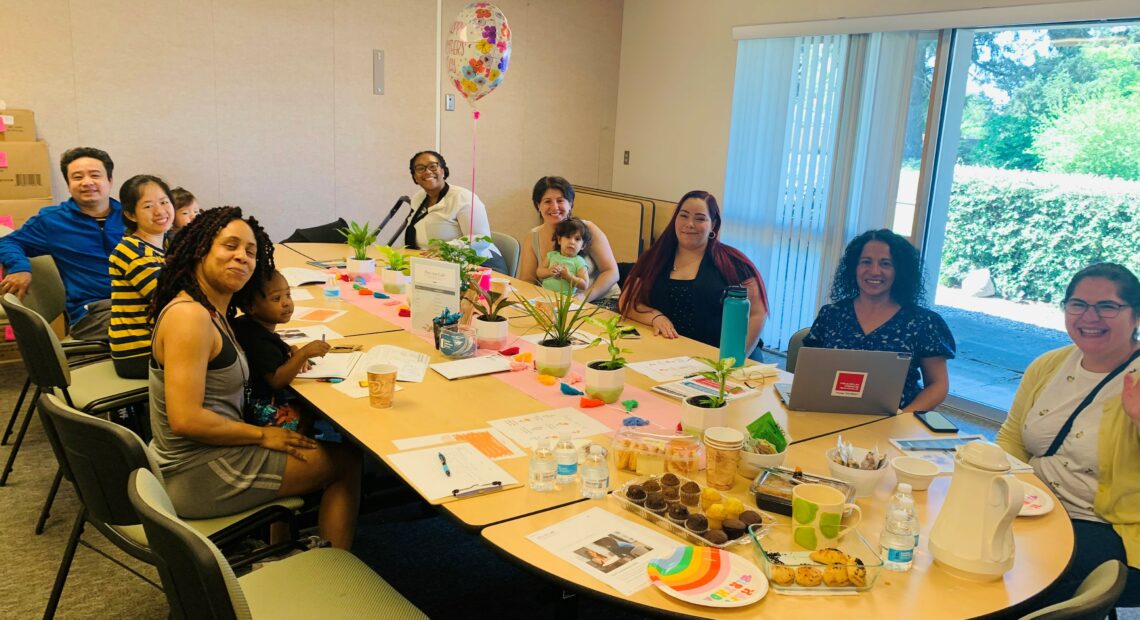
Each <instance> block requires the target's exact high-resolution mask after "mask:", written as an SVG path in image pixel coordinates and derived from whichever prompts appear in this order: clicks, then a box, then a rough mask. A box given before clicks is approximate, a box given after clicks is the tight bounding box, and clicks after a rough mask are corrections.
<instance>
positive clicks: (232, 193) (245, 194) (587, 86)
mask: <svg viewBox="0 0 1140 620" xmlns="http://www.w3.org/2000/svg"><path fill="white" fill-rule="evenodd" d="M464 4H465V2H461V1H458V0H445V1H444V2H443V9H442V12H440V13H438V14H437V7H436V3H435V2H431V1H430V0H337V1H335V2H314V1H311V0H310V1H305V0H185V1H175V0H149V1H148V0H99V1H98V2H83V1H80V0H71V1H69V0H0V15H3V16H4V20H3V23H0V99H4V100H6V101H7V103H8V105H9V106H10V107H14V108H31V109H33V110H35V112H36V115H37V124H38V126H39V135H40V138H41V139H42V140H46V141H47V142H48V144H49V146H50V150H51V156H52V157H53V159H55V160H56V161H58V158H59V155H60V154H61V153H62V152H63V151H64V150H66V149H67V148H70V147H72V146H76V145H91V146H97V147H100V148H103V149H105V150H107V151H108V152H109V153H110V154H111V156H112V157H113V158H114V160H115V164H116V172H115V181H116V184H115V189H114V192H115V193H116V194H117V192H118V184H119V183H121V182H122V181H125V180H126V179H127V178H129V177H130V176H132V175H134V174H138V173H144V172H145V173H152V174H158V175H161V176H163V177H164V178H166V179H167V180H169V181H170V182H171V183H172V184H176V185H184V186H186V187H187V188H188V189H190V190H191V191H193V192H194V193H195V194H197V195H198V197H199V198H200V199H201V201H202V203H203V205H204V206H211V205H216V204H238V205H242V206H244V207H246V208H247V209H249V210H250V211H252V212H253V213H254V214H256V215H257V216H258V217H259V218H261V219H262V220H263V221H264V223H265V224H266V225H267V228H268V229H269V232H270V234H271V235H272V236H273V237H274V238H282V237H284V236H286V235H288V234H289V233H290V232H292V230H293V229H294V228H296V227H299V226H305V225H314V224H319V223H323V222H326V221H329V220H332V219H335V218H336V217H345V218H346V219H368V220H371V221H373V222H378V221H379V219H380V218H381V217H382V216H383V215H384V214H385V213H387V211H388V208H389V207H390V206H391V205H392V203H393V202H394V201H395V199H396V198H397V197H398V196H399V195H401V194H411V193H412V192H414V191H415V189H416V187H415V186H414V185H413V184H412V181H411V177H410V176H409V174H408V172H407V170H408V169H407V162H408V158H409V157H410V156H411V154H412V153H413V152H415V151H418V150H422V149H428V148H433V147H434V146H435V118H436V117H435V115H436V103H437V102H436V88H437V83H436V77H435V74H436V62H437V61H438V60H439V59H440V56H439V54H438V53H437V48H436V40H435V33H436V27H437V23H439V22H442V23H443V24H444V25H445V26H446V25H448V24H450V22H451V21H452V19H453V18H454V16H455V14H456V13H458V11H459V9H460V8H462V6H464ZM498 5H499V6H500V7H501V8H502V9H503V11H504V12H505V13H506V15H507V19H508V20H509V21H510V24H511V27H512V30H513V31H514V40H513V43H514V46H513V57H512V64H511V68H510V70H509V71H508V73H507V76H506V78H505V80H504V82H503V84H502V85H501V86H500V87H499V89H498V90H496V91H495V92H493V93H492V94H490V95H489V96H487V97H486V98H485V99H484V101H483V102H481V105H480V108H481V109H482V111H483V118H482V120H481V121H480V125H479V132H478V149H479V160H478V178H477V187H476V191H477V192H478V193H479V194H480V196H481V197H482V198H483V199H484V201H485V202H486V203H487V204H488V206H489V209H490V217H491V222H492V226H493V227H494V228H495V229H499V230H504V231H506V232H510V233H513V234H521V232H522V231H523V230H525V229H526V228H527V227H528V226H529V225H531V223H532V221H533V219H532V217H533V213H534V212H533V209H532V207H531V206H530V203H529V191H530V187H531V185H532V184H533V183H534V180H535V179H536V178H537V177H538V176H541V175H542V174H564V175H566V176H568V177H570V178H571V179H572V180H573V181H575V182H578V183H585V184H602V185H608V184H609V177H610V174H611V170H612V156H613V128H614V116H615V109H616V100H617V65H618V60H619V54H620V37H621V19H622V3H621V2H614V1H612V0H576V1H575V2H573V3H564V2H561V1H560V0H531V1H529V2H528V1H525V0H501V1H500V2H498ZM568 5H572V6H568ZM373 49H383V50H384V51H385V54H386V67H385V68H386V80H385V87H386V92H385V94H384V95H379V96H378V95H373V94H372V55H371V53H372V50H373ZM442 82H443V84H444V86H443V91H442V92H443V93H450V92H452V87H451V85H450V80H449V79H448V78H447V75H446V71H444V72H443V75H442ZM471 146H472V135H471V125H470V115H469V113H468V112H467V111H466V104H464V103H463V102H462V101H461V102H460V103H459V111H457V112H444V113H443V126H442V137H441V147H442V151H443V153H444V155H445V156H447V157H448V161H449V164H450V167H451V169H452V173H453V175H455V176H454V177H453V179H452V181H453V182H455V183H457V184H459V185H464V186H467V185H470V182H471V178H470V177H471V165H470V162H471V157H470V151H471ZM54 189H55V195H56V198H57V199H63V198H65V197H66V196H67V192H66V187H65V186H64V184H63V182H62V179H61V178H58V177H57V178H55V179H54Z"/></svg>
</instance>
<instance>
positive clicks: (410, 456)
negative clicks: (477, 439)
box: [388, 443, 519, 501]
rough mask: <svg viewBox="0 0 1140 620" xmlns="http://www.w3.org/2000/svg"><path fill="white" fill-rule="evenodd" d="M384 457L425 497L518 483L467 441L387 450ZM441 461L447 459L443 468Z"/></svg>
mask: <svg viewBox="0 0 1140 620" xmlns="http://www.w3.org/2000/svg"><path fill="white" fill-rule="evenodd" d="M441 456H442V458H441ZM388 460H389V461H390V462H391V463H392V467H393V468H395V469H396V470H397V471H399V472H400V474H401V475H403V477H404V479H405V480H407V481H408V482H410V483H411V484H412V486H414V487H415V488H416V489H417V490H418V491H419V492H420V494H421V495H423V496H424V497H425V498H427V499H428V500H429V501H434V500H439V499H444V498H447V497H454V495H455V494H456V493H457V492H458V493H462V492H464V491H471V490H475V489H481V488H496V487H497V488H507V487H510V486H516V485H518V484H519V482H518V480H515V479H514V478H513V477H511V475H510V474H508V473H507V472H506V471H505V470H504V469H503V468H502V467H499V466H498V465H496V464H495V462H494V461H492V460H491V459H489V458H487V456H485V455H484V454H483V453H482V452H480V451H479V450H478V449H477V448H476V447H475V446H473V445H471V444H469V443H455V444H450V445H446V446H438V447H435V448H426V449H422V450H412V451H410V452H396V453H395V454H389V455H388ZM444 461H446V463H447V471H446V472H445V471H444V467H443V462H444ZM496 490H497V489H496Z"/></svg>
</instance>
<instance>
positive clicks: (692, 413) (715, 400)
mask: <svg viewBox="0 0 1140 620" xmlns="http://www.w3.org/2000/svg"><path fill="white" fill-rule="evenodd" d="M693 359H696V360H697V361H699V362H702V363H704V364H705V365H707V366H708V367H709V370H706V371H704V372H701V373H699V374H700V375H701V376H702V377H704V378H705V379H708V380H709V381H712V382H713V383H715V384H716V385H717V388H718V391H717V393H716V394H699V395H697V396H689V397H687V398H685V400H684V401H682V403H681V429H682V430H684V431H685V432H686V433H690V434H693V435H696V436H697V437H703V436H704V433H705V429H706V428H712V427H714V426H724V424H725V413H726V412H727V410H728V398H727V396H728V392H727V384H728V376H729V375H730V374H732V372H733V371H734V370H736V369H735V368H733V367H732V365H733V364H735V363H736V360H735V359H734V358H731V357H726V358H724V359H722V360H711V359H709V358H707V357H694V358H693Z"/></svg>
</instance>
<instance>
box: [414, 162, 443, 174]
mask: <svg viewBox="0 0 1140 620" xmlns="http://www.w3.org/2000/svg"><path fill="white" fill-rule="evenodd" d="M412 170H415V171H416V174H423V173H425V172H439V162H437V161H433V162H431V163H430V164H416V165H415V166H414V167H413V168H412Z"/></svg>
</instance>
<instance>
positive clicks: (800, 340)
mask: <svg viewBox="0 0 1140 620" xmlns="http://www.w3.org/2000/svg"><path fill="white" fill-rule="evenodd" d="M810 332H811V328H810V327H805V328H803V329H801V330H799V331H797V332H796V333H794V334H792V337H791V338H788V362H787V365H785V366H784V370H787V371H788V372H791V373H794V372H796V359H798V358H799V356H800V347H802V346H804V338H807V335H808V334H809V333H810Z"/></svg>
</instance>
